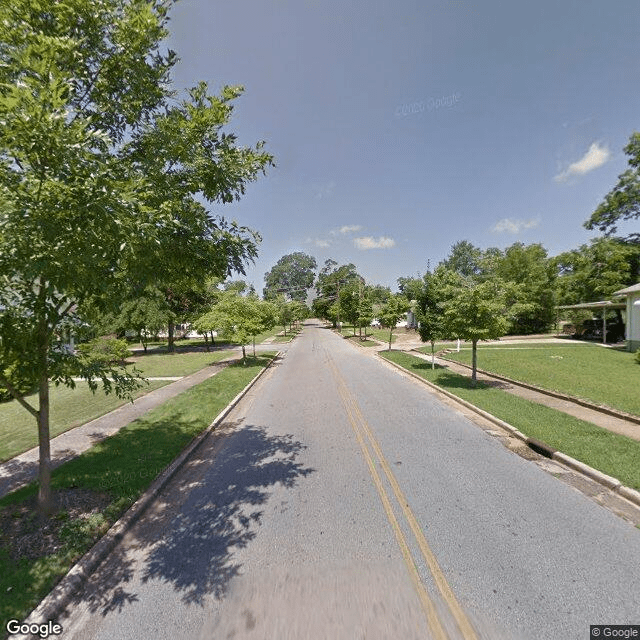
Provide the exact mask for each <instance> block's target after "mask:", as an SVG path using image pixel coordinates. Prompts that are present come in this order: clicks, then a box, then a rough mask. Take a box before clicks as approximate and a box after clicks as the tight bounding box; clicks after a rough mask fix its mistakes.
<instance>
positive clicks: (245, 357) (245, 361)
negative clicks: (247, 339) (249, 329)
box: [242, 345, 247, 365]
mask: <svg viewBox="0 0 640 640" xmlns="http://www.w3.org/2000/svg"><path fill="white" fill-rule="evenodd" d="M242 364H243V365H246V364H247V354H246V352H245V350H244V345H242Z"/></svg>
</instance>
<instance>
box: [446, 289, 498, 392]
mask: <svg viewBox="0 0 640 640" xmlns="http://www.w3.org/2000/svg"><path fill="white" fill-rule="evenodd" d="M443 293H444V302H443V305H442V306H443V318H442V319H443V328H444V331H445V332H446V333H447V334H449V335H454V336H456V337H458V338H463V339H464V340H470V341H471V348H472V355H471V364H472V372H471V386H473V387H475V386H476V380H477V375H476V369H477V346H478V340H493V339H495V338H499V337H500V336H502V335H504V333H505V331H506V330H507V321H506V319H505V317H504V302H503V299H502V298H503V294H502V291H501V290H500V283H499V281H497V280H487V281H485V282H481V283H479V284H476V283H473V282H472V281H471V280H470V279H467V278H460V281H459V285H458V286H455V287H454V286H451V285H449V286H448V287H445V291H444V292H443Z"/></svg>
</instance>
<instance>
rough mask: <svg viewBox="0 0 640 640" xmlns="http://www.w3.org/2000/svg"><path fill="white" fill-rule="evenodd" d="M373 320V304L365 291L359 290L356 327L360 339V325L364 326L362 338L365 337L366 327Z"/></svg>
mask: <svg viewBox="0 0 640 640" xmlns="http://www.w3.org/2000/svg"><path fill="white" fill-rule="evenodd" d="M372 320H373V305H372V304H371V299H370V298H369V296H368V294H367V292H366V291H362V290H361V291H360V295H359V299H358V327H359V331H360V340H362V339H363V338H362V327H365V330H364V339H365V340H366V338H367V329H366V328H367V327H368V326H369V325H370V324H371V321H372Z"/></svg>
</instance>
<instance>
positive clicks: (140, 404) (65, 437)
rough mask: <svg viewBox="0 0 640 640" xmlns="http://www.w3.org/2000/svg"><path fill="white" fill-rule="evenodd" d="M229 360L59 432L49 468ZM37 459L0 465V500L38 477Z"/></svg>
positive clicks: (26, 456)
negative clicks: (78, 425) (80, 424)
mask: <svg viewBox="0 0 640 640" xmlns="http://www.w3.org/2000/svg"><path fill="white" fill-rule="evenodd" d="M230 360H231V359H229V360H223V361H221V362H219V363H216V364H215V365H213V366H210V367H205V368H204V369H200V371H196V373H193V374H191V375H189V376H184V377H182V378H180V379H178V380H177V381H176V382H173V383H172V384H168V385H165V386H164V387H160V388H159V389H155V390H154V391H151V392H149V393H147V394H146V395H144V396H141V397H140V398H137V399H136V400H134V401H133V403H131V402H129V403H127V404H125V405H124V406H122V407H119V408H118V409H115V410H114V411H111V412H110V413H107V414H105V415H103V416H101V417H100V418H96V419H95V420H92V421H91V422H87V423H86V424H84V425H82V426H80V427H75V428H74V429H69V431H65V432H64V433H61V434H60V435H59V436H57V437H55V438H53V439H52V440H51V468H52V469H55V468H56V467H59V466H60V465H61V464H63V463H65V462H67V461H68V460H71V459H72V458H75V457H76V456H77V455H79V454H80V453H82V452H83V451H86V450H87V449H89V448H91V447H92V446H93V445H94V444H96V442H100V441H101V440H104V439H105V438H107V437H109V436H110V435H112V434H114V433H116V432H117V431H119V430H120V429H122V427H124V426H126V425H127V424H129V423H130V422H132V421H133V420H135V419H136V418H139V417H141V416H143V415H144V414H145V413H147V411H149V410H150V409H153V408H154V407H157V406H159V405H161V404H163V403H164V402H166V401H167V400H169V399H170V398H173V397H175V396H177V395H179V394H180V393H182V392H183V391H186V390H187V389H189V388H190V387H193V386H195V385H197V384H199V383H200V382H204V380H206V379H207V378H211V377H212V376H215V375H216V374H217V373H219V372H220V371H222V369H224V368H225V367H226V365H227V363H228V362H229V361H230ZM38 459H39V456H38V447H34V448H33V449H30V450H29V451H25V453H22V454H20V455H19V456H16V457H15V458H12V459H11V460H7V461H6V462H3V463H2V464H0V497H2V496H5V495H6V494H7V493H10V492H11V491H14V490H15V489H17V488H19V487H21V486H22V485H25V484H28V483H29V482H32V481H33V480H35V479H36V478H37V475H38Z"/></svg>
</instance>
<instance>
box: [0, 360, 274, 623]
mask: <svg viewBox="0 0 640 640" xmlns="http://www.w3.org/2000/svg"><path fill="white" fill-rule="evenodd" d="M271 357H272V355H271V354H269V355H261V356H258V357H257V358H248V364H247V365H246V366H243V365H242V364H240V363H238V364H233V365H231V366H229V367H227V368H226V369H224V370H223V371H221V372H220V373H218V374H217V375H216V376H214V377H212V378H209V379H208V380H205V381H204V382H202V383H201V384H199V385H197V386H195V387H192V388H191V389H189V390H187V391H185V392H184V393H182V394H181V395H179V396H177V397H176V398H173V399H172V400H169V401H168V402H166V403H165V404H164V405H162V406H160V407H157V408H156V409H154V410H152V411H150V412H149V413H148V414H146V415H145V417H144V418H141V419H138V420H136V421H134V422H132V423H131V424H129V425H127V426H126V427H124V428H123V429H121V430H120V431H119V432H118V433H117V434H115V435H113V436H111V437H110V438H107V439H106V440H103V441H102V442H100V443H99V444H97V445H95V446H94V447H92V448H91V449H89V450H88V451H86V452H85V453H83V454H82V455H80V456H78V457H77V458H75V459H74V460H71V461H70V462H68V463H66V464H64V465H62V466H61V467H59V468H57V469H55V470H54V471H53V474H52V486H53V488H54V492H55V495H56V497H57V499H58V502H59V504H61V505H62V507H63V509H62V510H61V511H59V512H58V513H57V514H56V515H55V516H54V517H53V518H51V519H50V521H49V522H47V523H45V525H43V523H39V522H38V520H37V517H36V515H35V513H34V511H33V507H34V505H35V496H36V493H37V486H36V485H35V484H31V485H29V486H27V487H24V488H22V489H19V490H18V491H16V492H14V493H12V494H9V495H8V496H5V498H3V499H2V500H0V522H1V523H2V528H1V529H0V535H2V538H1V539H0V594H2V598H1V599H0V619H1V620H3V621H6V620H8V619H10V618H18V619H23V618H24V617H25V615H27V614H28V612H29V611H30V610H31V609H33V608H34V607H35V606H36V605H37V604H38V602H39V601H40V600H41V599H42V598H43V597H44V596H45V595H46V594H47V593H48V592H49V591H50V590H51V589H52V588H53V587H54V585H55V584H56V583H57V582H58V580H59V579H60V578H61V577H62V576H64V575H65V574H66V572H67V571H68V570H69V568H70V567H71V566H72V565H73V563H74V562H76V561H77V559H78V558H79V557H80V556H82V554H84V553H85V552H86V551H87V550H88V549H89V548H90V547H91V546H92V545H93V544H94V543H95V542H96V540H97V539H98V538H99V537H100V536H102V535H103V534H104V533H105V532H106V531H107V529H108V528H109V527H110V526H111V525H112V524H113V523H114V522H115V521H116V520H117V519H118V518H119V517H120V516H121V515H122V513H123V512H124V511H125V510H126V509H128V508H129V507H130V506H131V505H132V504H133V503H134V502H135V501H136V500H137V499H138V498H139V497H140V495H141V494H142V493H143V492H144V491H145V490H146V488H147V487H148V486H149V485H150V484H151V482H152V481H153V480H154V479H155V477H156V476H157V475H158V474H159V473H160V472H161V471H162V470H163V469H164V468H165V467H166V466H167V465H168V464H169V463H170V462H171V461H172V460H173V459H174V458H175V457H176V456H177V455H178V454H179V453H180V451H182V449H184V447H185V446H186V445H187V444H188V443H189V442H190V441H191V440H192V439H193V438H194V437H195V436H197V435H198V434H199V433H201V432H202V431H203V430H204V429H206V428H207V427H208V426H209V424H211V421H212V420H213V418H215V416H216V415H217V414H218V413H219V412H220V411H221V410H222V409H223V408H224V407H225V406H226V405H227V404H228V403H229V402H230V401H231V400H232V399H233V398H234V397H235V396H236V395H237V394H238V393H239V392H240V391H241V390H242V389H243V388H244V387H245V386H246V385H247V383H248V382H249V381H250V380H251V379H252V378H253V377H254V376H255V375H256V374H257V373H258V372H259V371H260V370H261V369H262V368H264V367H265V366H267V364H268V363H269V361H270V360H271ZM88 495H90V496H92V497H93V505H94V506H93V508H92V509H90V510H89V511H85V512H82V513H78V509H77V508H75V506H77V502H78V500H77V498H78V496H82V497H83V499H84V498H86V497H87V496H88ZM72 506H73V507H74V508H72ZM19 522H20V523H22V525H23V526H22V529H20V534H21V535H15V533H16V527H17V524H18V523H19ZM7 523H8V524H7ZM47 527H48V528H49V529H52V528H53V530H54V532H53V533H51V534H50V535H49V536H48V540H47V541H46V542H47V544H48V546H47V545H44V546H41V547H39V548H34V546H33V545H32V544H31V545H29V544H27V543H26V541H28V540H30V539H32V538H33V536H34V535H35V534H37V533H38V532H40V531H42V529H43V528H44V529H46V528H47ZM12 533H13V534H14V535H11V534H12ZM51 539H53V541H54V543H53V544H51ZM3 629H4V624H3Z"/></svg>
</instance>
